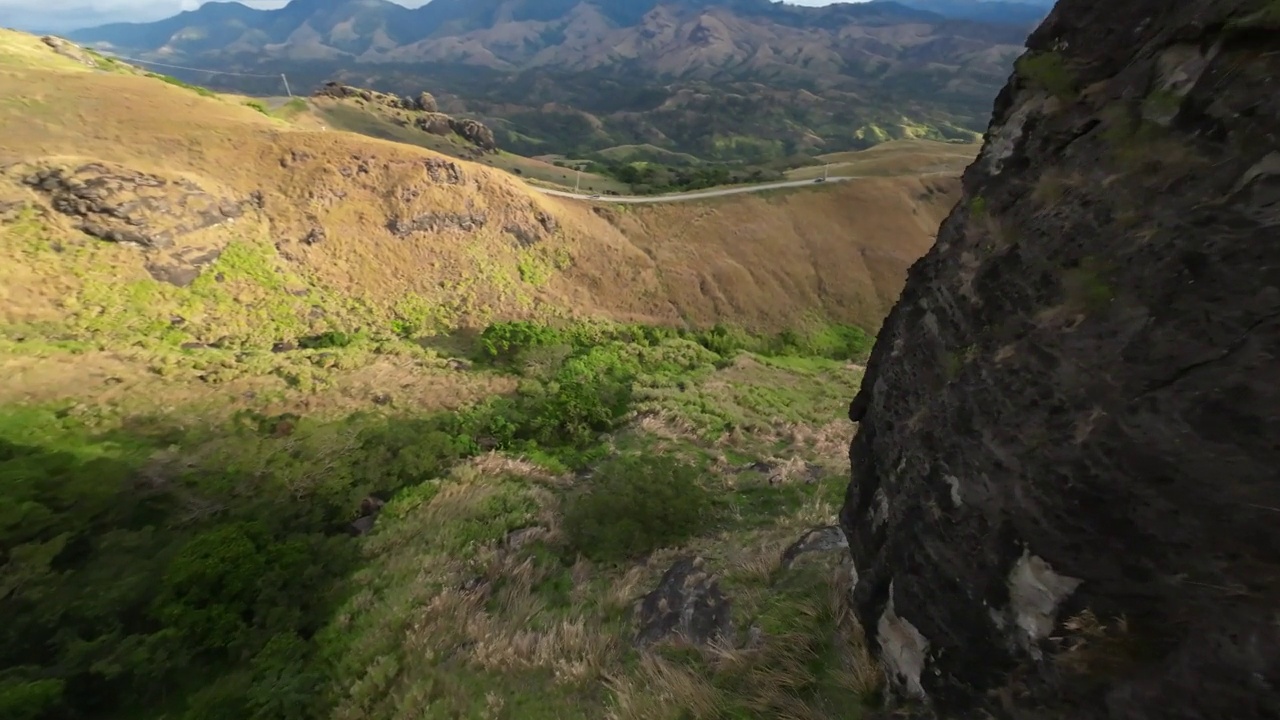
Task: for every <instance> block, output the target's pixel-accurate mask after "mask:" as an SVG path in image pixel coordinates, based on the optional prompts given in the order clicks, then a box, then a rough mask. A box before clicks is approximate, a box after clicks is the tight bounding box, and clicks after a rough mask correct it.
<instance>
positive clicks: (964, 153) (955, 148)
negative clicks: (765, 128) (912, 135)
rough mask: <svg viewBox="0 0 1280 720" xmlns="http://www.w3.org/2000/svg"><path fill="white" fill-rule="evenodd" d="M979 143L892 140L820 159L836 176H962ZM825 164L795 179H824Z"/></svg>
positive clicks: (804, 170) (795, 173)
mask: <svg viewBox="0 0 1280 720" xmlns="http://www.w3.org/2000/svg"><path fill="white" fill-rule="evenodd" d="M979 148H980V146H979V144H978V143H965V144H959V143H946V142H938V141H935V140H892V141H890V142H886V143H881V144H879V145H876V146H874V147H871V148H868V149H866V150H857V151H851V152H838V153H830V154H827V155H820V156H818V159H819V160H821V161H823V162H824V163H828V164H829V167H827V168H826V170H825V171H826V172H827V173H829V174H830V175H831V176H833V177H856V176H864V175H870V176H886V177H889V176H902V175H922V174H929V173H944V174H947V175H955V176H959V175H960V173H961V172H963V171H964V169H965V168H966V167H968V165H969V163H971V162H973V160H974V158H976V157H977V155H978V150H979ZM823 172H824V169H823V167H822V166H821V165H819V166H814V167H804V168H796V169H795V170H791V171H789V172H788V173H787V177H788V178H790V179H793V180H808V179H811V178H818V177H822V174H823Z"/></svg>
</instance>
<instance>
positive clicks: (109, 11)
mask: <svg viewBox="0 0 1280 720" xmlns="http://www.w3.org/2000/svg"><path fill="white" fill-rule="evenodd" d="M239 1H241V3H243V4H244V5H248V6H251V8H262V9H266V8H280V6H283V5H285V3H287V1H288V0H239ZM392 1H393V3H399V4H401V5H407V6H410V8H416V6H419V5H424V4H426V3H428V1H429V0H392ZM787 1H788V3H791V4H795V5H831V4H832V3H833V1H836V0H787ZM844 1H854V3H861V1H864V0H844ZM202 4H204V1H202V0H0V27H15V28H19V29H29V31H47V32H68V31H72V29H77V28H82V27H92V26H97V24H104V23H111V22H150V20H159V19H161V18H168V17H170V15H175V14H178V13H179V12H182V10H193V9H196V8H198V6H200V5H202Z"/></svg>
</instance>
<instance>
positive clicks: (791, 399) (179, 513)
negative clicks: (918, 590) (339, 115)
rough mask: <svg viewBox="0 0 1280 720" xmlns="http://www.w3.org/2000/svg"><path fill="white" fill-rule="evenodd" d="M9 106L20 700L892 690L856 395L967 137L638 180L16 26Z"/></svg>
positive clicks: (185, 702) (438, 709)
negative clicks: (729, 182) (844, 591)
mask: <svg viewBox="0 0 1280 720" xmlns="http://www.w3.org/2000/svg"><path fill="white" fill-rule="evenodd" d="M0 97H3V98H4V100H3V101H0V371H2V372H3V373H4V375H5V377H6V382H5V383H3V384H2V385H0V493H3V497H0V500H2V501H3V506H4V507H5V508H7V510H6V511H5V513H4V514H3V515H0V541H2V543H3V547H5V548H6V550H5V554H4V556H3V560H4V563H5V565H4V569H5V577H6V578H15V579H17V582H11V581H10V580H8V579H6V581H5V583H6V584H4V585H2V586H0V611H2V612H3V613H4V614H5V616H6V617H10V618H13V619H14V620H13V621H12V622H10V623H8V624H7V626H6V627H5V628H4V630H3V631H2V633H3V635H2V640H3V641H2V642H0V647H2V648H3V650H0V667H2V668H3V673H0V714H2V715H4V716H5V717H14V718H21V719H22V720H44V719H45V718H53V717H66V716H74V715H92V716H97V717H121V718H124V717H129V718H157V719H158V718H162V717H163V718H183V719H184V720H186V719H191V720H195V719H197V718H201V719H203V718H244V717H254V718H271V719H277V718H278V719H280V720H293V719H295V718H297V719H302V718H319V717H334V718H369V719H370V720H372V719H373V718H392V717H402V716H414V717H428V718H433V717H439V718H447V717H458V716H469V717H490V718H512V719H513V720H514V719H515V718H520V719H521V720H524V719H526V718H539V717H546V718H564V717H582V718H600V717H615V718H635V719H636V720H639V719H640V718H652V717H672V718H674V717H678V716H682V715H685V714H687V713H689V712H698V713H702V714H704V715H707V714H708V713H711V714H719V715H723V716H738V715H742V714H744V713H745V714H758V713H763V714H766V715H774V714H792V715H795V714H799V715H802V716H805V717H823V718H826V717H829V718H836V717H845V716H847V712H846V711H847V709H848V708H849V707H850V704H851V703H852V704H853V706H857V705H859V704H861V703H863V702H864V701H868V700H870V699H872V698H874V697H876V696H877V692H878V688H879V687H880V684H881V680H880V675H879V671H878V670H877V668H876V667H875V665H874V663H873V662H872V661H871V659H870V656H869V654H868V652H867V651H866V650H865V649H864V648H863V647H862V646H861V644H860V641H859V637H860V632H861V631H860V628H859V627H858V625H857V623H856V621H855V620H854V619H853V617H852V616H851V615H850V614H849V612H848V609H847V607H845V605H844V603H843V601H842V600H841V598H840V596H839V595H838V593H835V592H833V591H832V590H831V588H832V587H835V586H834V585H833V578H835V577H837V576H838V575H839V574H840V573H847V572H848V571H847V561H846V560H845V554H844V553H843V552H841V547H842V546H841V545H840V544H839V543H838V542H836V541H835V538H836V537H837V535H834V534H833V533H834V532H836V531H835V529H834V527H833V524H834V522H835V513H836V508H837V506H838V503H839V499H840V496H841V494H842V492H843V488H844V486H845V484H846V483H847V478H846V475H847V471H848V461H847V458H846V449H847V436H848V434H849V432H850V431H851V427H852V426H851V424H850V423H849V422H848V421H847V420H845V419H842V417H841V416H842V414H843V412H844V410H843V408H844V406H845V404H846V400H847V398H848V397H849V396H850V395H851V394H852V393H853V392H854V391H855V390H856V388H857V385H858V383H859V380H860V377H861V373H862V366H861V365H860V363H861V362H863V360H864V359H865V357H866V355H867V353H868V351H869V349H870V346H871V343H872V340H873V336H874V333H875V331H876V329H877V327H878V324H879V322H880V321H881V319H882V318H883V317H884V315H885V313H886V312H887V311H888V309H889V307H890V306H891V305H892V303H893V302H894V299H895V297H896V295H897V293H898V292H899V291H900V289H901V287H902V283H903V281H904V279H905V276H906V269H907V267H908V266H909V265H910V264H911V263H912V262H914V261H915V259H916V258H918V257H919V256H920V255H921V254H922V253H923V252H924V251H925V250H926V249H927V248H928V246H929V244H930V243H931V241H932V233H933V232H934V230H935V229H936V227H937V224H938V222H939V221H940V220H941V218H942V217H943V216H944V215H945V214H946V213H947V212H948V211H949V209H950V207H951V206H952V205H953V204H954V202H955V198H956V197H957V193H958V191H959V184H958V178H957V176H956V174H955V173H954V172H952V173H946V172H942V173H938V172H937V171H936V168H934V165H935V164H936V163H938V162H944V163H945V162H958V160H957V159H956V158H955V157H951V156H949V154H948V153H950V152H952V151H948V153H944V152H940V151H939V150H940V149H943V148H952V146H948V145H945V144H941V143H935V144H927V143H925V144H920V143H918V144H915V145H909V144H908V145H903V146H901V147H898V146H886V147H885V148H883V149H881V150H880V151H879V152H878V153H877V154H876V156H875V157H870V158H863V157H862V156H861V154H855V155H853V156H849V157H838V158H833V163H832V164H833V168H836V170H833V172H847V173H849V174H850V175H856V177H848V178H847V179H844V178H842V179H840V180H839V181H832V182H830V183H829V184H826V185H818V184H814V183H813V182H812V181H811V180H808V179H805V180H802V181H801V182H802V185H803V187H802V188H800V189H794V188H790V189H787V188H784V189H774V190H768V191H765V192H755V193H747V194H737V195H729V196H724V197H716V198H711V199H706V198H703V199H696V200H684V201H681V202H671V203H663V202H659V203H650V204H627V203H624V202H619V200H621V199H622V198H601V199H599V200H598V201H584V200H574V199H569V198H560V197H555V196H552V195H549V194H547V193H545V192H540V191H539V189H538V188H535V187H534V186H531V185H530V184H528V182H527V181H534V182H536V181H538V180H541V181H542V183H544V185H543V186H542V189H548V188H551V187H554V186H555V185H554V183H555V182H556V181H557V180H558V181H559V182H561V183H563V182H565V179H564V178H556V177H554V176H553V175H551V174H550V173H552V172H554V170H551V169H552V168H554V169H555V170H562V168H558V167H557V166H555V165H554V164H551V163H548V162H544V161H540V160H535V159H532V158H522V157H519V156H515V155H512V154H510V153H501V152H498V153H495V152H483V153H477V152H476V147H475V145H474V144H473V143H470V142H467V141H465V140H463V139H462V137H461V136H459V135H457V133H456V132H452V131H451V132H450V133H449V134H433V133H428V132H421V131H418V130H411V129H408V128H405V127H403V126H400V125H397V124H395V123H388V122H386V120H385V118H383V117H381V116H379V115H377V114H376V113H372V112H367V111H366V112H365V115H363V116H361V115H357V114H356V113H357V112H358V111H359V110H358V106H356V105H354V104H347V105H342V104H339V103H336V102H329V101H326V100H324V99H314V98H313V99H302V98H297V99H293V100H289V99H287V98H285V99H278V100H273V99H262V98H254V97H252V96H245V95H235V94H218V93H215V92H212V91H209V90H207V89H205V88H203V87H201V86H198V85H192V84H189V83H185V82H183V81H180V80H176V79H173V78H169V77H166V76H161V75H158V74H155V73H152V72H150V71H146V70H141V69H139V68H136V67H134V66H131V65H129V64H127V63H124V62H121V61H118V60H113V59H111V58H109V57H106V56H102V55H98V54H95V53H92V52H87V51H84V50H82V49H80V48H77V47H75V46H73V45H69V44H60V43H57V42H52V44H51V43H46V42H43V41H42V40H41V39H39V38H37V37H35V36H31V35H25V34H21V33H16V32H11V31H0ZM337 107H344V108H346V110H347V115H345V116H343V117H345V118H346V120H347V122H349V123H351V125H353V126H354V127H353V129H358V130H361V131H363V133H364V134H361V133H360V132H348V131H344V130H341V129H338V124H337V123H335V122H334V118H335V117H336V115H335V108H337ZM338 112H342V111H338ZM397 133H399V134H398V135H397ZM925 157H929V158H932V159H930V160H928V161H925V159H924V158H925ZM925 167H928V168H930V170H928V171H927V172H917V169H921V168H925ZM955 167H956V168H958V167H959V165H956V166H955ZM535 168H539V169H540V171H541V172H545V173H547V174H546V175H543V176H542V177H538V176H537V173H538V171H535ZM517 169H519V170H520V172H518V173H517V172H516V170H517ZM591 182H594V180H592V181H591ZM561 187H565V186H564V185H561ZM734 189H735V190H736V189H742V188H734ZM747 189H750V188H747ZM642 199H647V200H652V199H654V198H652V197H647V198H642ZM810 531H812V532H810ZM802 540H803V542H801V541H802ZM704 568H705V571H704V570H703V569H704ZM84 588H92V589H93V590H94V593H93V595H92V596H85V595H84V594H83V589H84ZM708 597H709V598H713V599H714V598H719V599H718V600H714V601H713V602H712V604H711V605H710V606H705V600H704V598H708ZM685 606H687V607H689V608H691V609H690V611H689V612H690V613H692V615H691V616H690V617H691V619H687V620H682V619H681V616H680V614H679V612H678V613H677V614H676V615H672V614H671V611H668V610H663V609H662V608H663V607H676V608H680V607H685ZM695 606H696V607H697V608H701V609H697V610H693V609H692V608H694V607H695ZM680 612H684V611H683V610H681V611H680ZM682 637H686V638H688V639H687V640H686V639H681V638H682ZM50 638H53V639H52V640H50ZM801 638H806V639H805V640H803V641H801ZM707 716H710V715H707Z"/></svg>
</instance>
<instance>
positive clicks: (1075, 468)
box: [841, 0, 1280, 720]
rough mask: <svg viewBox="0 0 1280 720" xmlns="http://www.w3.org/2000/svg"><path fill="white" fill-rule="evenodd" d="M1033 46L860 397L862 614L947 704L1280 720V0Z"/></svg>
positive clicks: (1124, 19)
mask: <svg viewBox="0 0 1280 720" xmlns="http://www.w3.org/2000/svg"><path fill="white" fill-rule="evenodd" d="M1027 45H1028V48H1029V51H1028V53H1027V54H1026V55H1024V56H1023V58H1022V59H1021V60H1019V62H1018V66H1017V69H1016V71H1015V73H1014V75H1013V77H1012V78H1011V79H1010V82H1009V84H1008V86H1007V87H1006V88H1005V89H1004V90H1003V91H1002V92H1001V94H1000V96H999V98H998V99H997V101H996V106H995V111H994V115H993V118H992V121H991V125H990V128H989V131H988V135H987V139H986V145H985V147H984V149H983V151H982V153H981V155H980V157H979V158H978V160H977V161H976V162H975V163H974V164H973V165H972V166H971V167H970V168H969V169H968V171H967V172H966V173H965V176H964V189H965V196H964V198H963V199H962V201H961V202H960V203H959V204H958V205H957V207H956V208H955V210H954V211H953V212H952V214H951V216H950V217H949V218H948V219H947V220H946V221H945V222H944V223H943V226H942V228H941V230H940V232H939V235H938V240H937V243H936V245H935V247H934V248H933V249H932V250H931V251H930V252H929V253H928V255H927V256H925V257H924V258H923V259H922V260H921V261H919V262H918V263H917V264H916V265H915V266H914V267H912V269H911V271H910V274H909V279H908V282H907V285H906V288H905V290H904V292H903V294H902V297H901V299H900V300H899V302H898V304H897V306H896V307H895V308H894V310H893V312H892V313H891V314H890V316H889V318H888V319H887V321H886V322H885V324H884V327H883V329H882V331H881V334H880V336H879V340H878V342H877V344H876V348H875V351H874V353H873V354H872V357H871V360H870V363H869V365H868V369H867V374H866V379H865V381H864V383H863V387H862V390H861V392H860V393H859V395H858V397H857V398H856V399H855V400H854V402H853V404H852V405H851V407H850V417H851V418H852V419H853V420H855V421H857V422H859V429H858V432H857V436H856V438H855V439H854V441H853V444H852V447H851V457H852V463H853V472H852V482H851V484H850V487H849V494H848V497H847V500H846V505H845V507H844V509H843V512H842V518H841V521H842V524H843V525H844V527H845V529H846V531H847V533H848V536H849V542H850V550H851V552H852V555H853V558H854V563H855V565H856V580H855V586H854V591H853V596H854V601H855V604H856V605H857V608H858V612H859V615H860V618H861V621H862V623H863V625H864V626H865V627H866V628H867V629H868V633H869V634H870V638H869V639H870V642H871V645H872V648H873V649H874V650H875V651H876V652H878V653H879V656H880V658H881V660H882V662H883V664H884V666H885V667H886V669H887V670H888V672H889V674H890V676H891V678H892V680H893V687H894V689H895V690H894V692H895V695H896V697H897V698H899V699H905V698H911V697H914V698H916V699H917V700H919V701H921V702H922V703H923V704H924V705H925V707H926V708H931V709H932V711H934V712H936V713H937V714H938V715H940V716H943V717H947V718H979V717H983V718H986V717H997V718H1014V717H1035V718H1068V717H1069V718H1233V719H1235V720H1246V719H1249V718H1264V717H1266V718H1276V717H1280V611H1278V608H1280V5H1278V4H1277V3H1276V2H1274V0H1266V1H1259V0H1186V1H1185V2H1178V3H1171V2H1167V0H1106V2H1103V1H1102V0H1061V2H1059V3H1058V5H1057V7H1056V9H1055V10H1054V11H1053V13H1052V14H1051V15H1050V16H1049V18H1048V19H1046V21H1045V22H1044V24H1043V25H1042V26H1041V27H1040V28H1039V29H1038V30H1037V31H1036V32H1034V33H1033V34H1032V35H1031V37H1030V38H1029V39H1028V43H1027Z"/></svg>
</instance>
